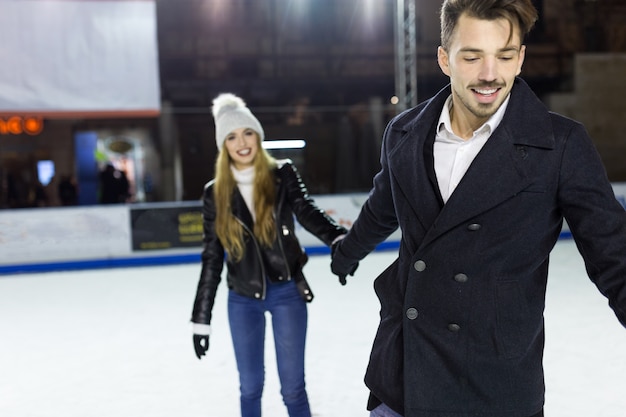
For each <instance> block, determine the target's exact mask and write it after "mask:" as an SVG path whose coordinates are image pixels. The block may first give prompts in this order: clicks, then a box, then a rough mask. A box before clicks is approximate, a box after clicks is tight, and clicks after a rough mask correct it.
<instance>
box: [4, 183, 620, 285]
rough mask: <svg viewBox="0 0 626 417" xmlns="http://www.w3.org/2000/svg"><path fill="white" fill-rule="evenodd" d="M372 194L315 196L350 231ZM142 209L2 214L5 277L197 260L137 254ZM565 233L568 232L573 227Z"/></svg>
mask: <svg viewBox="0 0 626 417" xmlns="http://www.w3.org/2000/svg"><path fill="white" fill-rule="evenodd" d="M613 188H614V190H615V194H616V197H617V199H618V200H619V201H620V202H621V203H622V205H623V206H625V207H626V183H618V184H613ZM367 196H368V194H367V193H359V194H344V195H320V196H313V198H314V200H315V202H316V204H317V205H318V206H319V207H320V208H321V209H323V210H325V211H326V212H327V213H328V214H329V215H330V216H331V217H333V218H334V219H335V220H337V221H338V222H339V223H340V224H342V225H343V226H345V227H346V228H350V227H351V226H352V222H353V221H354V220H355V219H356V218H357V217H358V215H359V212H360V210H361V207H362V205H363V203H364V202H365V200H366V199H367ZM165 204H169V205H170V206H171V207H177V205H182V204H186V205H189V202H185V203H165ZM163 206H164V203H159V204H155V205H154V207H155V208H156V207H163ZM199 206H200V202H198V207H199ZM137 207H138V206H136V205H131V204H128V205H114V206H88V207H63V208H41V209H21V210H4V211H2V212H0V274H3V273H7V272H8V273H11V272H21V271H16V270H15V269H16V268H17V269H19V266H21V265H24V266H29V265H31V266H32V265H40V266H41V268H40V269H43V270H45V269H46V264H53V263H54V264H63V263H68V264H67V265H66V266H71V265H70V264H71V263H72V262H82V261H102V260H115V261H117V262H118V265H117V266H120V262H121V265H122V266H123V265H124V262H125V261H128V262H130V261H133V260H138V259H141V260H143V262H144V263H145V264H148V265H149V264H154V263H162V262H158V260H163V259H166V258H168V257H173V258H174V257H180V256H191V257H193V258H191V260H193V261H195V260H196V259H197V258H196V256H199V253H200V245H198V246H195V247H190V248H171V249H162V250H153V251H133V248H132V230H131V220H130V212H131V209H133V208H137ZM141 207H143V208H146V207H147V208H150V207H151V205H150V204H145V205H142V206H141ZM563 232H564V234H566V235H567V234H568V232H569V231H568V228H567V225H565V226H564V230H563ZM296 234H297V235H298V238H299V239H300V242H301V243H302V246H303V247H304V248H305V249H306V250H307V251H309V252H313V253H314V252H316V251H317V252H319V251H324V250H327V248H326V246H325V245H324V244H323V243H322V242H321V241H319V240H318V239H317V238H316V237H314V236H313V235H311V234H310V233H309V232H307V231H306V230H305V229H304V228H303V227H302V226H300V225H297V226H296ZM399 241H400V231H399V230H398V231H396V232H395V233H394V234H392V235H391V236H390V237H389V239H387V243H390V244H397V243H398V242H399ZM189 260H190V259H187V260H186V261H189ZM129 264H132V262H131V263H129ZM57 266H58V265H57ZM61 266H63V265H61ZM100 266H102V265H100ZM83 267H88V265H83ZM55 269H59V268H55ZM70 269H75V268H70Z"/></svg>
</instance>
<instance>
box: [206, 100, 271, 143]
mask: <svg viewBox="0 0 626 417" xmlns="http://www.w3.org/2000/svg"><path fill="white" fill-rule="evenodd" d="M212 111H213V118H214V119H215V142H216V143H217V148H218V149H220V150H221V149H222V145H224V140H226V136H228V134H229V133H230V132H232V131H233V130H235V129H239V128H242V127H245V128H250V129H252V130H254V131H255V132H257V133H258V134H259V136H260V137H261V140H263V139H265V132H263V127H262V126H261V123H260V122H259V120H258V119H257V118H256V117H254V115H253V114H252V112H251V111H250V109H249V108H248V107H246V103H245V102H244V101H243V100H242V99H241V98H240V97H237V96H236V95H234V94H231V93H223V94H220V95H219V96H217V97H216V98H215V99H214V100H213V109H212Z"/></svg>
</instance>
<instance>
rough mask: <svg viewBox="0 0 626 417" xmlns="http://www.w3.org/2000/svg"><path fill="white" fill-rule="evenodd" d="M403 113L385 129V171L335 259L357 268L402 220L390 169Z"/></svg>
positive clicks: (380, 172) (382, 166)
mask: <svg viewBox="0 0 626 417" xmlns="http://www.w3.org/2000/svg"><path fill="white" fill-rule="evenodd" d="M400 116H403V114H401V115H399V116H396V119H394V120H392V121H391V122H390V123H389V124H388V125H387V128H386V129H385V133H384V135H383V144H382V149H381V157H380V163H381V170H380V171H379V172H378V173H377V174H376V176H375V177H374V186H373V188H372V190H371V191H370V193H369V196H368V198H367V200H366V201H365V203H364V204H363V207H361V211H360V213H359V216H358V217H357V219H356V220H355V221H354V223H353V224H352V227H351V228H350V231H349V232H348V234H347V236H346V237H345V238H344V239H343V240H342V241H341V246H340V248H339V249H338V250H337V253H336V254H335V259H334V261H333V262H335V263H336V264H338V265H339V264H343V265H351V266H346V269H347V270H350V269H352V268H353V265H354V264H356V263H357V262H358V261H360V260H361V259H363V258H365V256H367V255H368V254H369V253H370V252H372V251H373V250H374V249H375V248H376V246H377V245H378V244H380V243H382V242H383V241H384V240H385V239H386V238H388V237H389V236H390V235H391V234H392V233H393V232H394V231H395V230H396V229H397V228H398V219H397V218H396V209H395V206H394V199H393V196H392V193H391V173H390V170H389V163H388V153H389V152H390V149H391V150H393V147H394V146H395V145H394V143H395V141H396V138H395V136H396V135H395V134H394V128H393V126H394V124H395V121H396V120H397V119H398V118H399V117H400Z"/></svg>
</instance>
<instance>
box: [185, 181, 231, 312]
mask: <svg viewBox="0 0 626 417" xmlns="http://www.w3.org/2000/svg"><path fill="white" fill-rule="evenodd" d="M202 218H203V248H202V254H201V258H202V269H201V272H200V281H199V282H198V289H197V291H196V299H195V302H194V305H193V312H192V316H191V321H192V322H194V323H198V324H211V311H212V310H213V304H214V303H215V295H216V292H217V287H218V285H219V283H220V281H221V275H222V270H223V268H224V248H223V247H222V245H221V243H220V241H219V239H218V238H217V235H216V234H215V203H214V200H213V183H212V182H210V183H208V184H207V185H206V186H205V188H204V195H203V206H202Z"/></svg>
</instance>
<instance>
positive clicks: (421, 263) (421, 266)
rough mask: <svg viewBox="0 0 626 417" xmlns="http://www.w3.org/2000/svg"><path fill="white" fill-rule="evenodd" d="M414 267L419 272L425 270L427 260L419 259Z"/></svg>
mask: <svg viewBox="0 0 626 417" xmlns="http://www.w3.org/2000/svg"><path fill="white" fill-rule="evenodd" d="M413 267H414V268H415V270H416V271H417V272H422V271H423V270H425V269H426V262H424V261H422V260H419V261H417V262H415V264H414V265H413Z"/></svg>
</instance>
